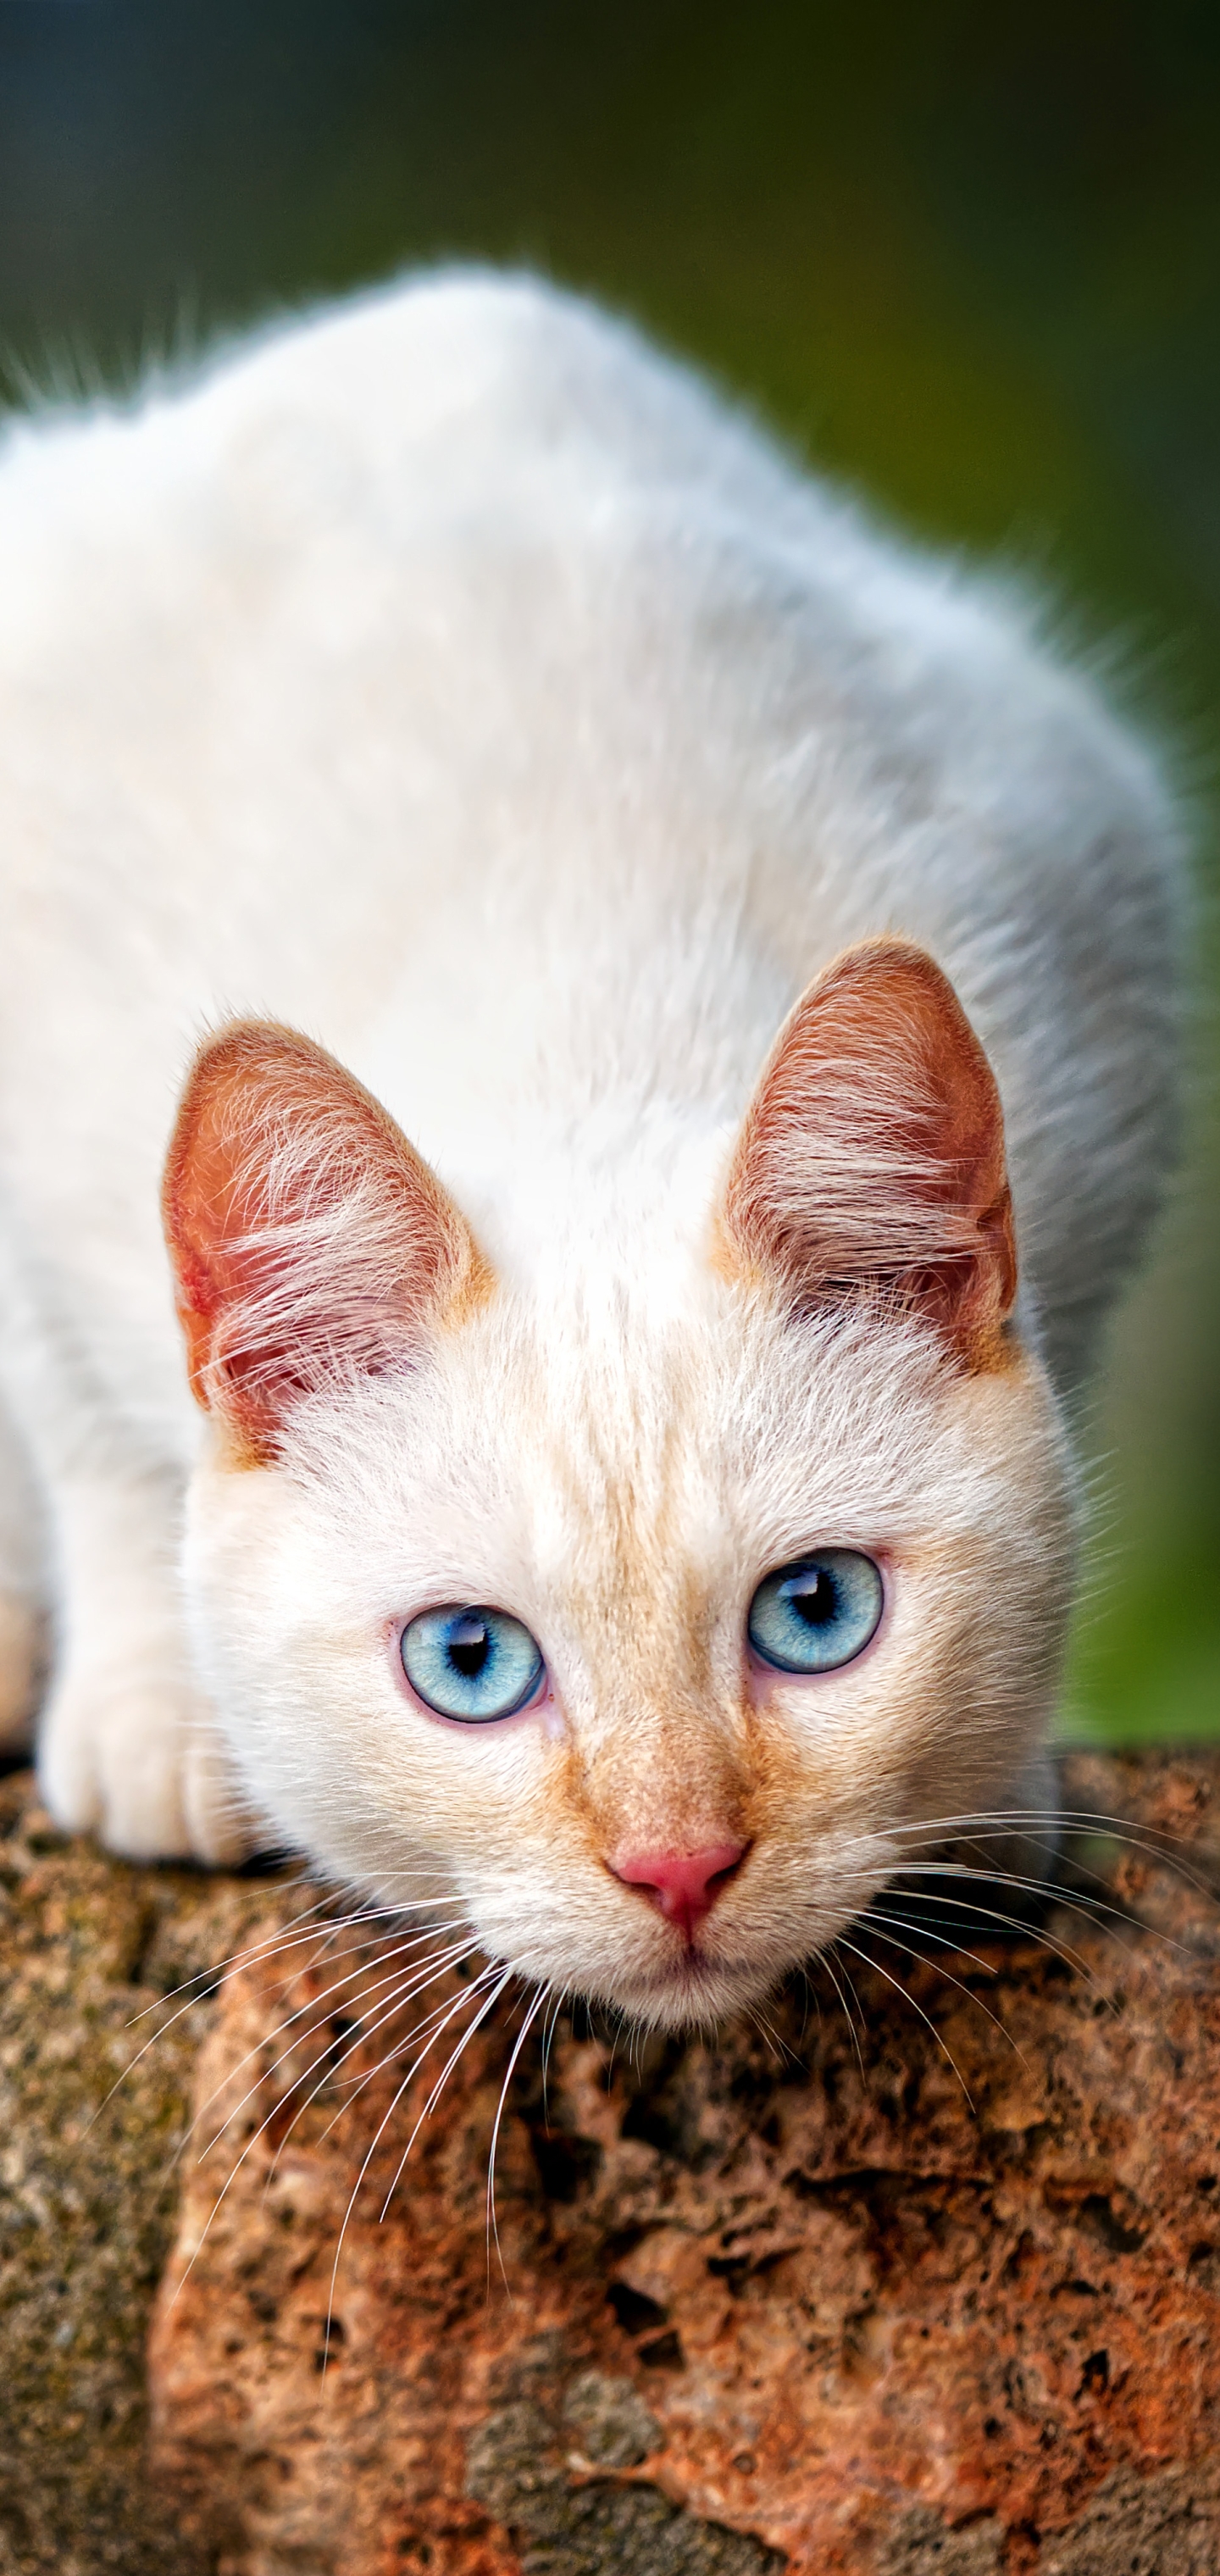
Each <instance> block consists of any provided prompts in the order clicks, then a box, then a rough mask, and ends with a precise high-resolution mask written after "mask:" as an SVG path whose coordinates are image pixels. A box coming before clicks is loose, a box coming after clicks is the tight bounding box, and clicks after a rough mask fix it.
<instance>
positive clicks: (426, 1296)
mask: <svg viewBox="0 0 1220 2576" xmlns="http://www.w3.org/2000/svg"><path fill="white" fill-rule="evenodd" d="M162 1212H163V1216H164V1221H165V1233H166V1240H167V1242H168V1245H169V1252H170V1259H171V1261H172V1263H173V1268H174V1280H175V1287H176V1292H177V1304H178V1313H179V1317H180V1319H181V1323H182V1328H183V1331H184V1333H185V1335H186V1346H187V1360H188V1365H189V1368H190V1375H191V1384H192V1387H193V1389H194V1392H195V1395H196V1396H197V1398H198V1400H199V1402H200V1404H202V1405H204V1406H205V1407H207V1408H209V1409H213V1408H214V1409H215V1410H216V1411H217V1412H218V1413H219V1414H220V1415H221V1416H222V1417H223V1419H224V1420H225V1421H226V1423H227V1424H228V1425H229V1426H230V1427H231V1428H232V1430H233V1431H234V1433H235V1434H236V1436H237V1439H238V1442H239V1444H240V1448H241V1451H242V1454H243V1456H244V1457H246V1458H247V1459H249V1460H263V1459H266V1458H268V1457H271V1456H273V1455H274V1453H275V1449H276V1444H277V1439H278V1435H279V1432H280V1429H281V1427H282V1424H283V1421H284V1419H285V1416H286V1415H287V1413H288V1412H289V1411H290V1410H291V1408H292V1406H293V1405H294V1404H295V1403H296V1402H298V1401H299V1399H300V1397H301V1396H302V1395H305V1394H308V1393H310V1392H311V1391H312V1390H314V1389H316V1388H319V1387H321V1386H324V1385H326V1384H327V1383H333V1382H335V1381H336V1380H342V1379H343V1378H344V1377H350V1376H352V1375H353V1374H358V1373H360V1372H381V1371H383V1370H386V1369H390V1368H394V1367H396V1366H397V1367H401V1366H403V1365H404V1364H406V1363H407V1362H409V1359H410V1354H411V1350H412V1346H413V1345H414V1344H416V1343H417V1342H418V1340H419V1338H420V1335H421V1333H422V1332H423V1331H424V1330H425V1329H426V1326H427V1324H428V1322H429V1320H430V1319H431V1318H432V1317H434V1316H435V1315H436V1314H438V1313H439V1311H440V1310H441V1308H442V1307H444V1306H445V1305H446V1304H448V1303H449V1302H450V1301H451V1300H452V1299H453V1298H454V1297H455V1296H457V1295H459V1294H460V1293H461V1292H462V1291H466V1292H468V1293H469V1292H470V1291H471V1290H477V1289H478V1288H479V1287H480V1286H481V1285H482V1284H483V1283H484V1282H485V1281H486V1280H487V1277H488V1274H487V1272H486V1270H485V1268H484V1265H483V1263H482V1261H481V1258H480V1255H479V1254H478V1252H477V1251H476V1249H475V1246H474V1243H473V1241H472V1239H471V1236H470V1232H469V1229H468V1227H467V1225H466V1222H465V1219H464V1218H463V1217H461V1216H460V1215H459V1214H458V1211H457V1209H456V1208H455V1207H454V1205H453V1203H452V1201H451V1200H450V1199H449V1198H448V1197H447V1196H446V1193H445V1191H444V1190H443V1189H442V1188H441V1185H440V1182H439V1181H438V1180H436V1179H435V1178H434V1176H433V1174H432V1173H431V1172H430V1171H429V1170H428V1167H427V1165H426V1163H423V1162H421V1161H420V1158H419V1156H418V1154H416V1153H415V1152H414V1151H413V1149H412V1147H411V1146H410V1145H409V1144H408V1143H407V1140H406V1137H405V1136H403V1135H402V1134H401V1133H400V1131H399V1129H398V1128H397V1127H396V1126H395V1124H394V1121H393V1119H392V1118H389V1117H387V1115H386V1112H385V1111H384V1109H382V1108H380V1107H379V1105H378V1103H377V1102H376V1101H375V1100H374V1099H373V1098H372V1097H371V1095H370V1094H369V1093H368V1092H367V1091H365V1090H363V1089H362V1087H361V1085H360V1084H359V1083H358V1082H356V1081H355V1080H354V1079H353V1077H352V1075H351V1074H350V1073H345V1072H344V1070H343V1067H342V1065H339V1064H336V1063H335V1061H334V1059H333V1057H331V1056H328V1055H326V1054H324V1052H323V1050H322V1048H321V1047H317V1046H313V1045H312V1044H311V1043H310V1041H309V1039H308V1038H302V1037H298V1036H297V1035H296V1034H295V1032H294V1031H293V1030H291V1029H281V1028H276V1027H274V1026H272V1025H271V1024H270V1023H269V1022H265V1021H259V1020H250V1021H237V1022H234V1023H233V1024H232V1025H231V1026H230V1027H229V1028H226V1029H222V1030H221V1031H220V1033H219V1035H218V1036H216V1037H214V1038H211V1039H209V1040H208V1042H207V1044H206V1045H205V1046H203V1047H202V1048H201V1049H200V1052H199V1054H198V1056H197V1057H196V1059H195V1063H194V1066H193V1067H192V1070H191V1074H190V1078H189V1080H188V1082H187V1085H186V1090H185V1092H184V1094H183V1098H182V1104H181V1107H180V1109H179V1112H178V1121H177V1125H176V1127H175V1129H174V1134H173V1138H172V1141H171V1144H170V1149H169V1156H168V1160H167V1162H166V1167H165V1185H164V1190H163V1193H162Z"/></svg>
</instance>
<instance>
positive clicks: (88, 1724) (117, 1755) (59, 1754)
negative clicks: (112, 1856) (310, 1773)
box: [38, 1675, 258, 1868]
mask: <svg viewBox="0 0 1220 2576" xmlns="http://www.w3.org/2000/svg"><path fill="white" fill-rule="evenodd" d="M38 1777H39V1782H40V1784H41V1788H42V1793H43V1796H44V1798H45V1799H46V1802H47V1805H48V1807H49V1808H50V1810H51V1813H52V1815H53V1816H54V1817H55V1819H56V1822H57V1823H58V1824H61V1825H63V1826H64V1827H65V1829H66V1830H67V1831H68V1832H69V1833H92V1834H96V1835H97V1836H98V1839H99V1840H100V1841H101V1842H103V1843H105V1844H106V1846H107V1848H108V1849H109V1850H110V1851H114V1852H121V1853H122V1854H123V1856H124V1857H125V1858H126V1859H128V1860H199V1861H206V1862H208V1863H209V1864H210V1865H211V1866H212V1867H213V1868H217V1867H224V1866H229V1867H232V1866H233V1865H234V1864H235V1863H237V1862H239V1861H241V1860H244V1859H245V1858H246V1857H247V1856H248V1854H249V1853H250V1852H251V1851H252V1850H253V1849H254V1847H255V1843H256V1841H257V1839H258V1837H257V1833H256V1831H255V1827H254V1820H253V1818H252V1817H251V1814H250V1812H249V1809H248V1808H247V1807H246V1806H245V1804H244V1802H243V1800H242V1796H241V1792H240V1789H239V1786H238V1783H237V1781H236V1779H235V1777H234V1774H233V1772H232V1769H231V1767H230V1766H229V1764H228V1762H227V1760H226V1757H225V1754H224V1751H223V1748H222V1746H221V1744H220V1741H219V1738H218V1735H217V1729H216V1723H215V1719H214V1718H213V1716H212V1713H211V1711H210V1709H209V1708H208V1706H207V1704H206V1702H205V1701H204V1700H203V1698H202V1696H201V1694H199V1693H198V1692H196V1691H194V1690H192V1689H191V1687H190V1685H189V1684H186V1683H181V1682H177V1683H170V1682H166V1681H163V1680H160V1679H157V1680H150V1679H149V1678H148V1677H147V1676H146V1675H133V1676H132V1678H131V1680H130V1682H129V1683H128V1684H127V1685H126V1686H125V1687H124V1686H122V1685H121V1684H119V1683H117V1682H116V1683H111V1684H110V1685H109V1686H108V1687H107V1688H106V1690H105V1691H104V1692H99V1690H98V1689H97V1687H96V1684H95V1685H94V1686H92V1687H90V1688H86V1687H83V1686H82V1685H81V1684H80V1683H79V1682H77V1681H74V1680H73V1679H72V1678H71V1677H68V1678H66V1679H65V1680H64V1681H63V1682H61V1683H59V1684H58V1685H57V1686H56V1688H55V1689H54V1691H53V1692H52V1694H51V1697H50V1700H49V1701H48V1704H47V1708H46V1711H45V1714H44V1717H43V1721H42V1727H41V1731H40V1740H39V1747H38Z"/></svg>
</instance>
